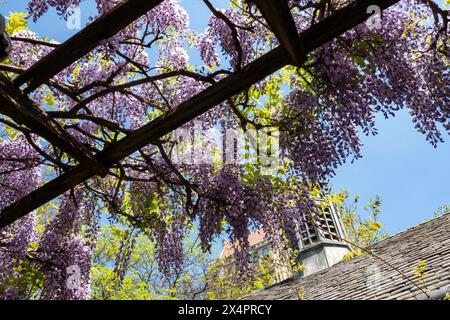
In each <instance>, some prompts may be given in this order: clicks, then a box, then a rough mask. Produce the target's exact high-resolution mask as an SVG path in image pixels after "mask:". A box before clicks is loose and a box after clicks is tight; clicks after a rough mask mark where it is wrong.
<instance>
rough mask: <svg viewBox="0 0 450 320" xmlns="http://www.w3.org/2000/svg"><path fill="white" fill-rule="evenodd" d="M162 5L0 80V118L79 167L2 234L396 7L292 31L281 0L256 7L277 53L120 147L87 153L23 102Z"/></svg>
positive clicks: (103, 24)
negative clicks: (276, 42)
mask: <svg viewBox="0 0 450 320" xmlns="http://www.w3.org/2000/svg"><path fill="white" fill-rule="evenodd" d="M161 2H163V0H126V1H123V2H122V3H121V4H119V5H117V6H116V7H115V8H114V9H112V10H111V11H109V12H108V13H106V14H104V15H103V16H101V17H99V18H98V19H97V20H95V21H94V22H93V23H91V24H90V25H88V26H87V27H86V28H84V29H83V30H81V31H80V32H78V33H77V34H75V35H74V36H73V37H71V38H70V39H68V40H67V41H66V42H64V43H63V44H61V45H59V46H56V47H55V49H53V50H52V51H51V52H50V53H49V54H48V55H47V56H45V57H43V58H42V59H41V60H39V61H38V62H36V63H35V64H34V65H33V66H31V67H30V68H29V69H27V70H25V71H24V72H22V73H20V74H19V76H17V77H16V78H15V79H14V80H13V81H12V82H11V81H10V80H9V79H8V78H7V77H5V76H1V77H0V113H1V114H4V115H6V116H8V117H9V118H11V119H12V120H13V121H14V122H16V123H17V124H19V125H22V126H25V127H27V129H29V130H30V131H31V132H33V133H34V134H36V135H38V136H40V137H42V138H44V139H45V140H47V141H48V142H49V143H50V144H52V145H54V146H56V147H58V148H59V149H60V150H62V151H63V152H65V153H67V154H68V155H69V156H70V157H72V158H73V159H75V160H77V161H78V162H79V165H77V166H74V167H71V168H70V169H69V170H67V171H66V172H64V173H63V174H61V175H60V176H58V177H57V178H55V179H53V180H51V181H49V182H47V183H46V184H44V185H43V186H41V187H40V188H38V189H36V190H35V191H33V192H31V193H30V194H28V195H26V196H25V197H23V198H21V199H19V200H17V201H16V202H15V203H13V204H11V205H10V206H8V207H6V208H4V209H3V210H2V212H1V213H0V229H2V228H4V227H6V226H8V225H10V224H11V223H13V222H15V221H16V220H18V219H20V218H21V217H23V216H25V215H26V214H28V213H29V212H31V211H33V210H35V209H37V208H39V207H40V206H42V205H44V204H46V203H47V202H49V201H51V200H52V199H54V198H56V197H58V196H60V195H61V194H63V193H65V192H66V191H68V190H71V189H72V188H74V187H76V186H77V185H79V184H81V183H83V182H84V181H86V180H88V179H90V178H92V177H94V176H96V175H100V176H105V175H107V174H108V169H109V168H110V167H111V166H113V165H114V164H116V163H118V162H120V161H121V160H123V159H124V158H126V157H128V156H129V155H131V154H133V153H134V152H136V151H138V150H139V149H140V148H142V147H144V146H146V145H148V144H152V143H155V141H157V140H158V139H159V138H161V137H162V136H164V135H166V134H168V133H170V132H171V131H173V130H175V129H177V128H178V127H180V126H182V125H183V124H185V123H187V122H189V121H191V120H193V119H194V118H196V117H197V116H199V115H201V114H203V113H205V112H207V111H208V110H210V109H211V108H213V107H214V106H217V105H219V104H220V103H222V102H224V101H226V100H227V99H229V98H231V97H232V96H234V95H237V94H239V93H241V92H242V91H244V90H246V89H248V88H249V87H251V86H252V85H254V84H255V83H257V82H259V81H261V80H263V79H264V78H265V77H267V76H269V75H271V74H273V73H275V72H276V71H277V70H279V69H281V68H283V67H285V66H287V65H295V66H301V65H302V64H303V63H304V62H305V61H306V57H307V54H308V53H309V52H311V51H313V50H315V49H317V48H319V47H320V46H322V45H324V44H326V43H327V42H329V41H331V40H333V39H334V38H336V37H338V36H340V35H341V34H343V33H344V32H346V31H348V30H350V29H352V28H353V27H355V26H357V25H358V24H360V23H362V22H364V21H365V20H366V19H367V18H369V16H370V15H371V13H368V12H367V8H368V7H369V6H371V5H377V6H379V8H380V9H381V10H384V9H386V8H388V7H390V6H392V5H393V4H395V3H397V2H398V0H355V2H353V3H351V4H349V5H348V6H346V7H344V8H342V9H340V10H339V11H337V12H336V13H334V14H333V15H332V16H329V17H327V18H325V19H323V20H322V21H320V22H318V23H316V24H314V25H312V26H311V27H310V28H309V29H307V30H305V31H303V32H301V33H300V34H299V33H298V32H297V29H296V27H295V23H294V19H293V17H292V15H291V12H290V10H289V7H288V1H287V0H254V2H255V4H256V6H257V7H258V9H259V10H260V12H261V13H262V15H263V17H264V18H265V20H266V22H267V23H268V25H269V27H270V29H271V30H272V31H273V33H274V34H275V36H276V37H277V39H278V40H279V42H280V46H279V47H277V48H275V49H273V50H271V51H269V52H268V53H266V54H264V55H263V56H261V57H260V58H258V59H256V60H254V61H253V62H251V63H249V64H247V65H245V66H244V67H242V68H240V69H238V70H237V71H235V72H233V73H231V74H230V75H229V76H227V77H226V78H224V79H222V80H220V81H218V82H216V83H214V84H213V85H211V86H209V87H208V88H207V89H205V90H203V91H202V92H200V93H198V94H197V95H195V96H193V97H192V98H190V99H189V100H187V101H185V102H183V103H181V104H180V105H178V106H177V107H175V108H173V109H172V110H170V111H169V112H167V113H166V114H164V115H162V116H160V117H159V118H157V119H155V120H153V121H151V122H149V123H148V124H146V125H144V126H143V127H141V128H140V129H138V130H135V131H133V132H131V133H129V134H127V135H126V136H125V137H124V138H122V139H121V140H119V141H118V142H116V143H114V144H111V145H109V146H107V147H105V148H104V149H103V150H102V151H99V152H97V153H92V152H91V151H90V150H88V149H87V148H86V147H85V146H83V145H82V144H81V143H79V142H77V141H76V140H75V139H73V138H72V137H71V135H70V134H69V133H68V132H67V131H66V130H65V129H64V128H63V127H62V126H61V125H60V124H59V123H58V122H57V121H56V120H54V118H52V117H51V116H50V115H49V114H48V113H47V112H45V111H44V110H43V109H42V108H40V107H39V106H37V105H36V104H35V103H33V102H32V101H31V99H29V98H28V96H27V95H28V94H30V93H31V92H33V91H34V90H36V89H37V88H38V87H40V86H42V85H44V84H46V83H48V82H49V81H51V78H52V77H53V76H55V75H56V74H58V73H59V72H60V71H62V70H64V69H65V68H66V67H68V66H70V65H71V64H72V63H74V62H75V61H77V60H78V59H80V58H82V57H83V56H84V55H86V54H87V53H89V52H90V51H91V50H93V49H94V48H96V47H97V46H98V45H99V43H100V42H101V41H102V40H105V39H108V38H109V37H112V36H113V35H115V34H116V33H118V32H119V31H120V30H122V29H123V28H125V27H126V26H128V25H129V24H131V23H132V22H133V21H135V20H137V19H139V18H140V17H141V16H143V15H145V14H146V13H147V12H148V11H149V10H151V9H153V8H154V7H156V6H157V5H159V4H160V3H161Z"/></svg>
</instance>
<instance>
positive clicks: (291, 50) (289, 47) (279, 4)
mask: <svg viewBox="0 0 450 320" xmlns="http://www.w3.org/2000/svg"><path fill="white" fill-rule="evenodd" d="M253 2H254V3H255V4H256V7H257V8H258V9H259V11H260V12H261V14H262V15H263V17H264V19H265V20H266V21H267V23H268V24H269V27H270V29H271V30H272V32H273V33H274V34H275V36H276V37H277V39H278V41H279V42H280V44H281V46H282V47H283V48H284V49H285V50H286V51H287V53H288V55H289V57H290V58H291V60H292V64H293V65H296V66H300V65H302V64H303V63H304V61H303V58H304V56H305V49H304V48H303V45H302V40H301V38H300V36H299V34H298V32H297V27H296V26H295V22H294V18H293V17H292V15H291V12H290V10H289V4H288V0H253Z"/></svg>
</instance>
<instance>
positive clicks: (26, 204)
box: [0, 0, 399, 229]
mask: <svg viewBox="0 0 450 320" xmlns="http://www.w3.org/2000/svg"><path fill="white" fill-rule="evenodd" d="M398 1H399V0H358V1H356V2H355V3H352V4H350V5H348V6H347V7H345V8H343V9H341V10H339V11H337V12H336V13H335V14H334V15H333V16H330V17H328V18H326V19H324V20H323V21H322V22H319V23H317V24H316V25H314V26H312V27H311V28H309V29H308V30H305V31H304V32H302V33H301V34H300V37H301V38H302V39H303V43H304V47H305V50H306V52H311V51H313V50H315V49H317V48H319V47H320V46H322V45H324V44H325V43H327V42H329V41H330V40H332V39H334V38H336V37H338V36H340V35H341V34H342V33H344V32H346V31H348V30H350V29H352V28H353V27H355V26H357V25H358V24H360V23H362V22H364V21H365V20H366V19H367V18H368V17H369V14H368V13H367V7H368V6H369V5H373V4H375V5H378V6H379V7H380V9H381V10H383V9H386V8H388V7H390V6H391V5H393V4H395V3H397V2H398ZM288 63H289V58H288V57H287V56H286V52H285V50H284V49H282V48H281V47H278V48H276V49H274V50H272V51H270V52H269V53H267V54H265V55H263V56H262V57H260V58H259V59H257V60H255V61H253V62H252V63H250V64H248V65H247V66H245V67H244V68H243V69H242V70H240V71H237V72H235V73H234V74H232V75H230V76H229V77H227V78H225V79H223V80H222V81H219V82H218V83H217V84H215V85H213V86H211V87H209V88H207V89H206V90H204V91H202V92H200V93H199V94H197V95H196V96H194V97H192V98H191V99H189V100H187V101H186V102H184V103H182V104H180V105H179V106H178V107H176V108H174V109H173V110H172V111H170V112H169V113H167V114H166V115H163V116H161V117H159V118H157V119H155V120H154V121H152V122H150V123H149V124H147V125H145V126H143V127H142V128H141V129H139V130H137V131H135V132H134V133H132V134H129V135H128V136H126V137H125V138H123V139H122V140H120V141H118V142H117V143H115V144H114V145H112V146H110V147H108V148H105V150H103V151H102V152H100V153H99V154H98V155H97V159H98V160H100V161H101V162H102V163H103V164H105V165H106V166H112V165H113V164H115V163H117V162H119V161H121V160H123V159H124V158H126V157H127V156H129V155H130V154H132V153H133V152H135V151H137V150H138V149H139V148H142V147H143V146H145V145H147V144H149V143H152V142H154V141H156V140H157V139H159V138H160V137H162V136H164V135H165V134H167V133H169V132H171V131H172V130H174V129H176V128H178V127H180V126H181V125H183V124H185V123H187V122H189V121H191V120H192V119H194V118H195V117H197V116H199V115H201V114H203V113H205V112H206V111H208V110H210V109H211V108H213V107H214V106H217V105H218V104H220V103H221V102H223V101H225V100H226V99H227V98H229V97H231V96H233V95H235V94H238V93H240V92H242V91H243V90H245V89H247V88H249V87H250V86H251V85H253V84H255V83H257V82H259V81H261V80H263V79H264V78H265V77H267V76H269V75H270V74H272V73H274V72H275V71H276V70H278V69H280V68H282V67H284V66H286V65H287V64H288ZM93 176H95V172H93V171H92V170H89V169H88V168H85V167H81V166H78V167H76V168H74V169H73V170H72V171H69V172H67V173H64V174H62V175H61V176H59V177H58V178H56V179H54V180H52V181H50V182H48V183H47V184H45V185H43V186H42V187H40V188H39V189H37V190H35V191H33V192H31V193H30V194H28V195H27V196H25V197H23V198H22V199H19V200H18V201H16V202H15V203H13V204H11V205H10V206H9V207H7V208H5V209H3V211H2V212H1V213H0V229H1V228H4V227H6V226H7V225H9V224H11V223H13V222H14V221H16V220H18V219H20V218H21V217H23V216H25V215H26V214H27V213H29V212H31V211H33V210H35V209H37V208H39V207H40V206H41V205H44V204H45V203H47V202H49V201H51V200H52V199H54V198H56V197H57V196H59V195H61V194H63V193H64V192H66V191H68V190H70V189H71V188H73V187H75V186H77V185H78V184H80V183H82V182H84V181H86V180H87V179H90V178H92V177H93Z"/></svg>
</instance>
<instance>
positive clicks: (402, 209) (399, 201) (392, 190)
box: [0, 0, 450, 233]
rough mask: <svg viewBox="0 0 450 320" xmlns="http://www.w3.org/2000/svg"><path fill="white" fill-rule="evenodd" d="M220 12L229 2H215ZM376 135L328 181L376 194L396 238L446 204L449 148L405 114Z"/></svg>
mask: <svg viewBox="0 0 450 320" xmlns="http://www.w3.org/2000/svg"><path fill="white" fill-rule="evenodd" d="M93 2H94V1H92V0H89V1H86V2H85V3H83V5H82V10H81V13H82V15H81V18H82V23H83V24H85V23H86V22H87V21H88V20H87V19H88V18H89V15H90V14H91V13H92V12H93V11H92V10H93V9H94V6H93ZM26 3H27V1H24V0H20V1H17V0H3V1H1V2H0V12H1V13H2V14H3V15H8V14H9V12H10V11H25V7H26ZM182 3H183V4H184V5H185V7H186V9H187V10H188V12H189V14H190V23H191V26H192V28H193V29H194V30H196V31H201V30H203V28H204V27H205V25H206V20H207V18H208V16H209V12H208V10H207V8H206V7H205V6H204V5H203V4H202V0H182ZM214 3H215V4H217V5H218V6H224V5H225V4H226V3H227V1H225V0H220V1H214ZM30 28H31V29H32V30H33V31H35V32H37V33H38V34H39V35H41V36H47V37H49V38H53V39H57V40H59V41H63V40H64V39H67V38H68V37H69V36H70V35H72V34H73V33H75V32H76V30H69V29H68V28H67V27H66V25H65V22H64V21H62V20H61V19H59V18H58V17H56V14H55V13H54V12H51V13H49V14H47V15H45V16H44V17H43V18H41V19H40V20H39V21H38V22H37V23H36V24H35V23H31V24H30ZM377 127H378V129H379V134H378V135H376V136H369V137H364V138H363V143H364V147H363V149H362V154H363V158H362V159H359V160H357V161H356V162H354V163H347V164H345V165H343V166H342V167H340V168H339V169H338V170H337V172H336V176H335V177H334V178H332V179H331V184H332V186H333V189H334V190H335V191H338V190H342V189H347V190H349V191H350V192H351V194H352V195H356V194H359V195H360V196H361V201H360V202H361V204H363V203H367V201H368V200H369V198H371V197H374V196H375V195H376V194H380V195H381V198H382V200H383V206H382V215H381V220H382V222H383V224H384V225H385V227H386V230H387V231H388V232H389V233H397V232H399V231H401V230H404V229H406V228H408V227H411V226H414V225H416V224H417V223H419V222H422V221H424V220H426V219H429V218H432V217H433V212H434V211H435V210H436V209H437V208H438V207H440V206H442V205H444V204H449V203H450V188H449V186H448V185H449V183H450V144H449V143H448V142H449V141H448V140H449V136H448V135H446V136H445V138H446V141H447V142H446V143H444V144H440V145H439V146H438V148H436V149H435V148H433V147H432V146H431V145H430V144H429V143H428V142H426V141H425V138H424V136H423V135H421V134H419V133H418V132H417V131H415V129H414V128H413V125H412V122H411V117H410V116H409V115H408V113H407V112H406V111H401V112H399V113H397V115H396V117H395V118H391V119H388V120H385V119H383V118H381V117H380V118H379V121H378V123H377Z"/></svg>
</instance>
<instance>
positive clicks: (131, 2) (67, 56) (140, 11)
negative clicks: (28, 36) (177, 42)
mask: <svg viewBox="0 0 450 320" xmlns="http://www.w3.org/2000/svg"><path fill="white" fill-rule="evenodd" d="M162 1H163V0H127V1H123V2H121V3H120V4H118V5H117V6H116V7H114V8H113V9H111V10H110V11H109V12H107V13H106V14H104V15H103V16H101V17H100V18H98V19H97V20H95V21H94V22H92V23H91V24H90V25H88V26H87V27H86V28H84V29H83V30H81V31H80V32H78V33H77V34H75V35H74V36H73V37H71V38H70V39H69V40H67V41H66V42H64V43H63V44H62V45H60V46H58V47H57V48H55V49H54V50H53V51H51V52H50V53H49V54H48V55H46V56H45V57H44V58H42V59H41V60H39V61H38V62H36V63H35V64H34V65H33V66H31V67H30V68H29V69H28V70H27V71H25V72H24V73H22V74H21V75H19V76H18V77H17V78H16V79H15V80H14V84H15V85H16V86H18V87H20V86H22V85H23V84H25V83H27V84H28V85H27V88H26V89H25V90H24V92H25V93H30V92H31V91H33V90H35V89H36V88H37V87H39V86H41V85H42V84H44V83H45V82H47V81H48V80H50V79H51V78H52V77H53V76H55V75H56V74H58V73H59V72H60V71H62V70H64V69H65V68H67V67H68V66H70V65H71V64H72V63H74V62H75V61H77V60H78V59H80V58H81V57H83V56H84V55H86V54H87V53H88V52H90V51H91V50H93V49H94V48H95V47H97V46H98V44H99V43H100V42H101V41H102V40H105V39H108V38H110V37H112V36H114V35H115V34H116V33H118V32H119V31H120V30H122V29H124V28H125V27H126V26H128V25H129V24H131V23H132V22H133V21H135V20H137V19H138V18H140V17H141V16H143V15H144V14H146V13H147V12H148V11H149V10H151V9H153V8H154V7H156V6H157V5H158V4H160V3H161V2H162Z"/></svg>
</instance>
